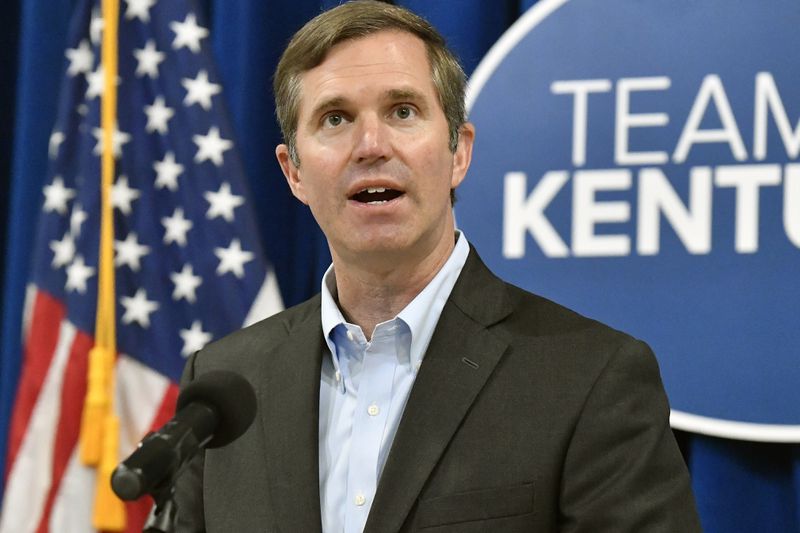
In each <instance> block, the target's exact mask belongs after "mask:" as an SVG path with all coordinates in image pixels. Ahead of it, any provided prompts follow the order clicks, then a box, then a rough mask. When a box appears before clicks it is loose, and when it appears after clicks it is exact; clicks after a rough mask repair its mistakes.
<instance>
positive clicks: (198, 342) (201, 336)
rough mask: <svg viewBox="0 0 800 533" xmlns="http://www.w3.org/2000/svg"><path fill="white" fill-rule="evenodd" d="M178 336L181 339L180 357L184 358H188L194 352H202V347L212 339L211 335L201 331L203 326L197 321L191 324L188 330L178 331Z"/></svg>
mask: <svg viewBox="0 0 800 533" xmlns="http://www.w3.org/2000/svg"><path fill="white" fill-rule="evenodd" d="M180 336H181V339H183V349H182V350H181V355H182V356H184V357H189V356H190V355H192V354H193V353H194V352H196V351H198V350H202V349H203V347H204V346H205V345H206V344H208V343H209V342H211V339H212V338H214V337H213V335H211V333H207V332H205V331H203V326H202V325H201V324H200V321H199V320H195V321H194V322H192V327H191V328H190V329H182V330H180Z"/></svg>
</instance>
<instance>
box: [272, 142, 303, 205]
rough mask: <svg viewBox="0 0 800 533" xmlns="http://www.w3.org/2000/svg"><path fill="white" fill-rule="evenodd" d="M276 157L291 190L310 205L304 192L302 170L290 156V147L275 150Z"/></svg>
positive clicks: (279, 147)
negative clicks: (301, 178)
mask: <svg viewBox="0 0 800 533" xmlns="http://www.w3.org/2000/svg"><path fill="white" fill-rule="evenodd" d="M275 157H277V158H278V164H279V165H280V166H281V170H282V171H283V175H284V176H285V177H286V183H288V184H289V188H290V189H291V190H292V194H293V195H294V197H295V198H297V199H298V200H300V201H301V202H303V203H304V204H306V205H308V201H307V200H306V194H305V191H304V190H303V183H302V181H301V180H300V169H298V168H297V166H295V164H294V161H292V157H291V155H289V147H288V146H286V145H285V144H279V145H278V146H277V147H276V148H275Z"/></svg>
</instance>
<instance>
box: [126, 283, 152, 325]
mask: <svg viewBox="0 0 800 533" xmlns="http://www.w3.org/2000/svg"><path fill="white" fill-rule="evenodd" d="M120 303H121V304H122V307H124V308H125V313H124V314H123V315H122V323H123V324H131V323H132V322H136V323H137V324H139V325H140V326H142V327H143V328H149V327H150V315H151V314H152V313H153V312H155V311H156V310H157V309H158V302H155V301H153V300H148V299H147V293H146V292H145V290H144V289H139V290H137V291H136V294H134V295H133V297H130V296H123V297H122V298H120Z"/></svg>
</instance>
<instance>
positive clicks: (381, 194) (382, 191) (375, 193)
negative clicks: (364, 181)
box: [350, 187, 403, 204]
mask: <svg viewBox="0 0 800 533" xmlns="http://www.w3.org/2000/svg"><path fill="white" fill-rule="evenodd" d="M402 194H403V193H402V192H401V191H397V190H395V189H387V188H385V187H370V188H367V189H364V190H362V191H359V192H357V193H356V194H354V195H353V196H351V197H350V199H351V200H355V201H356V202H361V203H362V204H385V203H386V202H389V201H391V200H394V199H395V198H397V197H399V196H401V195H402Z"/></svg>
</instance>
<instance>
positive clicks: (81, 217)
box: [69, 204, 89, 237]
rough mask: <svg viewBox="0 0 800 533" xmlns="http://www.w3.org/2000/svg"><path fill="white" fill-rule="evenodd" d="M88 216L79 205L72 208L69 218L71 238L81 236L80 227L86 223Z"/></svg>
mask: <svg viewBox="0 0 800 533" xmlns="http://www.w3.org/2000/svg"><path fill="white" fill-rule="evenodd" d="M88 217H89V215H88V214H87V213H86V211H84V210H83V209H82V208H81V206H80V205H79V204H75V207H73V208H72V214H71V215H70V217H69V231H70V233H72V235H73V236H75V237H77V236H78V235H80V234H81V225H82V224H83V223H84V222H86V219H87V218H88Z"/></svg>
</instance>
